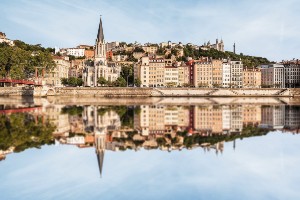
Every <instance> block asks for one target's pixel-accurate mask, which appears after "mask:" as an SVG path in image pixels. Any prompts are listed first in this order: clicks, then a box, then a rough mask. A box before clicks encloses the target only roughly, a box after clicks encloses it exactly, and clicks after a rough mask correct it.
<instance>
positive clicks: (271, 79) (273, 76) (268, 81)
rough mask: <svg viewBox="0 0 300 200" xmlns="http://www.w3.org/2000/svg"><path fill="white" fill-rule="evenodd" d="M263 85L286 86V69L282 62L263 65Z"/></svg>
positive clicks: (272, 86)
mask: <svg viewBox="0 0 300 200" xmlns="http://www.w3.org/2000/svg"><path fill="white" fill-rule="evenodd" d="M260 68H261V85H262V87H271V88H285V69H284V66H283V65H282V64H271V65H262V66H261V67H260Z"/></svg>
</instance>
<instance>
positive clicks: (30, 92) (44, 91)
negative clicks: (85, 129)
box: [0, 86, 300, 97]
mask: <svg viewBox="0 0 300 200" xmlns="http://www.w3.org/2000/svg"><path fill="white" fill-rule="evenodd" d="M0 96H35V97H42V96H61V97H74V96H75V97H293V96H300V88H299V89H294V88H292V89H282V88H272V89H269V88H259V89H237V88H234V89H233V88H230V89H229V88H228V89H227V88H131V87H128V88H125V87H124V88H121V87H118V88H117V87H95V88H93V87H46V86H44V87H36V88H28V87H24V88H22V87H2V88H0Z"/></svg>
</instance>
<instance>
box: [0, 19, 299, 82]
mask: <svg viewBox="0 0 300 200" xmlns="http://www.w3.org/2000/svg"><path fill="white" fill-rule="evenodd" d="M0 36H1V35H0ZM3 37H5V35H3V34H2V36H1V37H0V38H3ZM188 45H190V46H192V47H194V46H195V45H193V44H188ZM136 48H138V49H140V50H142V51H134V50H135V49H136ZM159 48H165V55H168V54H169V53H171V49H172V48H175V49H176V51H177V54H178V55H177V56H182V55H183V44H182V43H178V44H177V43H172V42H170V41H169V42H165V43H160V44H159V45H157V44H149V43H148V44H145V45H141V44H139V43H134V44H130V45H126V44H122V43H120V42H110V43H107V42H106V41H105V39H104V31H103V26H102V19H101V18H100V23H99V28H98V32H97V37H96V42H95V46H89V45H79V46H77V47H76V48H66V49H57V48H56V53H60V56H58V55H59V54H57V55H55V56H53V59H54V61H55V63H56V65H57V66H56V67H55V68H54V69H53V70H52V71H50V72H48V73H47V74H46V75H45V78H44V80H45V83H46V84H48V85H53V86H62V84H61V79H62V78H69V77H76V78H82V79H83V83H84V84H83V85H84V86H88V87H97V86H100V85H99V84H98V83H97V80H98V79H99V78H100V77H103V78H105V79H106V80H107V81H110V82H113V81H115V80H117V78H118V77H120V75H121V74H120V73H121V70H122V66H124V65H134V69H133V70H134V78H135V79H139V80H140V81H141V87H199V88H201V87H205V88H221V87H222V88H261V87H266V88H292V87H300V62H299V61H298V60H291V61H282V62H281V63H277V64H269V65H261V66H256V67H255V68H247V66H245V65H244V64H243V62H242V61H241V60H232V59H230V58H229V59H212V58H209V57H201V58H199V59H198V60H193V59H192V58H188V61H187V62H183V61H176V56H174V55H173V56H171V57H170V58H169V59H166V58H165V56H162V57H161V56H157V54H156V53H157V51H158V50H159ZM194 48H202V49H204V50H207V49H211V48H213V49H216V50H218V51H224V43H223V40H221V41H220V42H219V40H216V43H215V44H210V42H207V43H205V44H203V45H202V46H197V45H196V47H194ZM121 51H126V52H132V55H133V57H134V58H135V59H136V60H137V62H132V61H126V58H127V57H128V55H120V54H119V55H118V52H121ZM69 56H74V57H75V58H76V57H77V59H72V60H69Z"/></svg>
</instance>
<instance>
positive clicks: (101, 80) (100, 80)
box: [97, 76, 108, 86]
mask: <svg viewBox="0 0 300 200" xmlns="http://www.w3.org/2000/svg"><path fill="white" fill-rule="evenodd" d="M97 83H98V84H100V85H101V86H105V85H107V83H108V81H107V80H106V79H105V78H104V77H103V76H100V77H99V78H98V80H97Z"/></svg>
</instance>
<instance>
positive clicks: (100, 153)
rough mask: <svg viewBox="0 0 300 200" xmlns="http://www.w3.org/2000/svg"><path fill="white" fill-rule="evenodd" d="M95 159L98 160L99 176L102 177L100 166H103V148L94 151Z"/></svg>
mask: <svg viewBox="0 0 300 200" xmlns="http://www.w3.org/2000/svg"><path fill="white" fill-rule="evenodd" d="M96 154H97V160H98V167H99V172H100V178H102V168H103V160H104V150H102V151H101V150H100V151H97V152H96Z"/></svg>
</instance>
